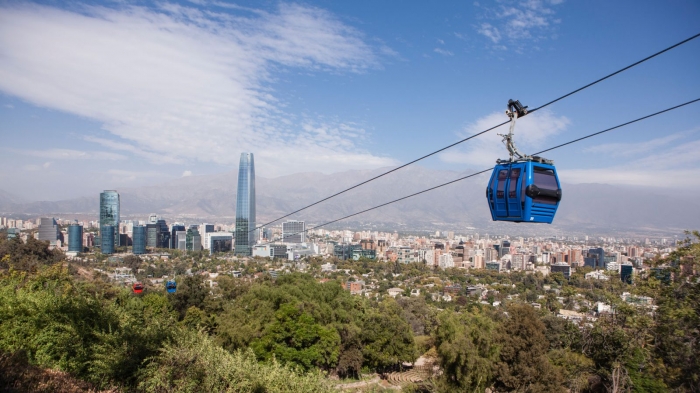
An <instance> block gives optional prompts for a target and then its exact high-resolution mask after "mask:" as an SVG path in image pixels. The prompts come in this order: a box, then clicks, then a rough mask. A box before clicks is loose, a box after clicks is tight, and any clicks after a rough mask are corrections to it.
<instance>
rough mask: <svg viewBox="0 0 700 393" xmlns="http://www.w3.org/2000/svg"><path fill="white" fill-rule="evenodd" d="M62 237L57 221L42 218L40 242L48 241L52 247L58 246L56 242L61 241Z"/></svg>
mask: <svg viewBox="0 0 700 393" xmlns="http://www.w3.org/2000/svg"><path fill="white" fill-rule="evenodd" d="M60 237H61V235H60V231H59V230H58V224H57V223H56V220H54V219H53V218H46V217H42V219H41V224H40V225H39V240H48V241H49V243H50V244H51V245H56V240H58V239H60Z"/></svg>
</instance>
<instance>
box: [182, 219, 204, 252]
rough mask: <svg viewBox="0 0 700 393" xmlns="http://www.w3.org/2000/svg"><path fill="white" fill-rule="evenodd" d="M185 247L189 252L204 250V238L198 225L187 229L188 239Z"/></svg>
mask: <svg viewBox="0 0 700 393" xmlns="http://www.w3.org/2000/svg"><path fill="white" fill-rule="evenodd" d="M185 242H186V243H185V247H187V250H188V251H200V250H201V249H202V237H201V236H200V234H199V230H198V229H197V225H190V227H189V229H187V237H186V240H185Z"/></svg>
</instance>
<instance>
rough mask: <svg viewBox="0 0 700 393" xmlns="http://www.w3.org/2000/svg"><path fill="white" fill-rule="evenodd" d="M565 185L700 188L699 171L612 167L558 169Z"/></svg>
mask: <svg viewBox="0 0 700 393" xmlns="http://www.w3.org/2000/svg"><path fill="white" fill-rule="evenodd" d="M557 172H558V174H559V178H560V179H561V181H562V182H565V183H597V184H612V185H628V186H651V187H666V188H677V189H698V188H700V177H698V176H697V173H698V171H697V169H679V170H676V169H674V170H658V169H649V168H642V167H640V168H629V167H610V168H605V169H602V170H601V169H558V170H557Z"/></svg>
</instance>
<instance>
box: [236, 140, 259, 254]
mask: <svg viewBox="0 0 700 393" xmlns="http://www.w3.org/2000/svg"><path fill="white" fill-rule="evenodd" d="M254 244H255V162H254V160H253V153H241V161H240V164H239V167H238V193H237V194H236V241H235V252H236V255H245V256H250V255H252V248H253V245H254Z"/></svg>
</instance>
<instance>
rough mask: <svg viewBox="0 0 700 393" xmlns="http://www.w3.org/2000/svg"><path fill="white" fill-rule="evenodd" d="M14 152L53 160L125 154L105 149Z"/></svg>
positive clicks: (87, 158)
mask: <svg viewBox="0 0 700 393" xmlns="http://www.w3.org/2000/svg"><path fill="white" fill-rule="evenodd" d="M11 151H13V152H15V153H19V154H23V155H27V156H32V157H41V158H50V159H54V160H110V161H113V160H125V159H126V156H123V155H121V154H116V153H110V152H106V151H80V150H71V149H46V150H11Z"/></svg>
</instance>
